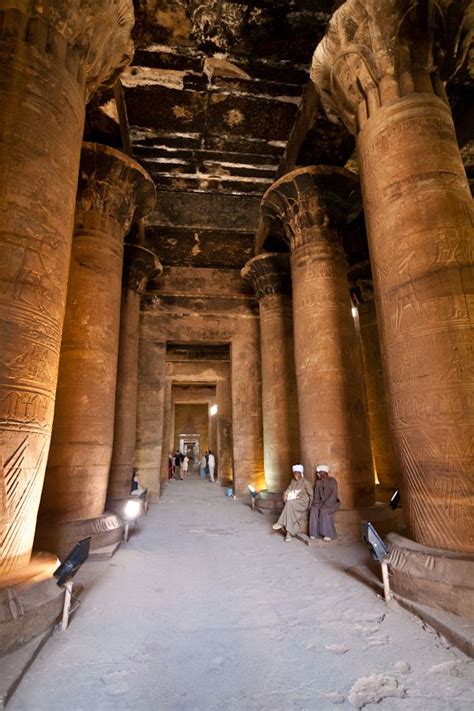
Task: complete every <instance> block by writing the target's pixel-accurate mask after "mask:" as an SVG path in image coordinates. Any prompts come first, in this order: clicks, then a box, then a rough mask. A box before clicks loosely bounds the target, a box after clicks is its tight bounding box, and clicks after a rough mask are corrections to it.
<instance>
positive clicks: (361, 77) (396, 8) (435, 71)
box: [311, 0, 474, 134]
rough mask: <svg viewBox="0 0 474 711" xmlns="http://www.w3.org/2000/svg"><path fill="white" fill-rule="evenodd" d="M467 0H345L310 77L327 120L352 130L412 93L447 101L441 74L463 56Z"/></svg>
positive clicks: (469, 24)
mask: <svg viewBox="0 0 474 711" xmlns="http://www.w3.org/2000/svg"><path fill="white" fill-rule="evenodd" d="M469 6H470V3H469V2H468V0H441V2H435V0H425V1H424V2H420V1H419V0H418V1H415V2H413V0H346V2H345V3H344V4H343V5H341V7H340V8H339V9H338V10H337V11H336V12H335V13H334V15H333V16H332V18H331V21H330V23H329V27H328V31H327V33H326V35H325V37H324V38H323V39H322V41H321V42H320V43H319V45H318V46H317V48H316V50H315V52H314V56H313V61H312V66H311V79H312V81H313V83H314V84H315V86H316V88H317V90H318V92H319V94H320V96H321V100H322V104H323V106H324V108H325V110H326V113H327V114H328V116H329V118H331V119H333V120H335V121H337V120H338V119H342V121H343V122H344V124H345V125H346V126H347V128H348V129H349V131H350V132H351V133H353V134H357V133H358V132H359V130H360V129H361V128H362V126H363V125H364V123H365V121H366V120H367V118H368V117H370V116H371V115H372V114H373V113H375V112H376V111H377V109H378V108H379V107H380V106H383V105H385V104H387V103H389V102H391V101H393V100H394V99H397V98H399V97H402V96H406V95H409V94H413V93H419V92H422V93H426V92H428V93H430V94H435V95H437V96H438V97H439V98H440V99H442V100H443V101H446V103H447V98H446V94H445V91H444V86H443V83H442V81H441V78H440V77H442V78H448V77H449V76H451V75H452V74H453V73H454V72H455V71H456V70H457V69H458V68H459V66H460V65H461V64H463V63H464V61H465V60H466V58H467V56H468V53H469V49H470V45H471V43H472V36H473V34H472V33H473V26H474V13H473V12H472V7H471V8H470V9H469Z"/></svg>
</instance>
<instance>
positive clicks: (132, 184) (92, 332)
mask: <svg viewBox="0 0 474 711" xmlns="http://www.w3.org/2000/svg"><path fill="white" fill-rule="evenodd" d="M154 201H155V189H154V184H153V182H152V180H151V178H150V177H149V176H148V174H147V173H146V172H145V171H144V170H143V169H142V168H141V167H140V166H139V165H138V164H137V163H135V161H133V160H132V159H131V158H129V157H128V156H126V155H125V154H124V153H120V152H119V151H116V150H114V149H112V148H108V147H107V146H102V145H98V144H94V143H85V144H83V149H82V155H81V166H80V177H79V187H78V195H77V203H76V217H75V227H74V238H73V247H72V257H71V267H70V271H69V284H68V296H67V304H66V316H65V321H64V331H63V338H62V343H61V358H60V364H59V376H58V389H57V398H56V409H55V414H54V425H53V434H52V439H51V449H50V453H49V459H48V466H47V472H46V477H45V484H44V489H43V495H42V499H41V506H40V515H39V519H38V531H37V544H38V546H45V545H47V546H48V547H49V550H53V551H54V552H57V553H58V554H61V555H62V554H64V553H65V552H67V549H68V548H69V547H70V546H71V544H73V543H75V542H76V541H77V537H78V534H79V533H80V535H83V534H86V532H89V533H90V534H97V539H96V538H94V542H93V543H94V545H95V544H96V543H98V542H99V540H100V535H99V534H100V533H101V532H102V531H103V530H109V529H110V528H112V527H113V526H112V525H111V523H110V521H108V520H104V521H102V520H101V517H102V514H103V512H104V504H105V497H106V492H107V482H108V476H109V469H110V461H111V455H112V441H113V431H114V410H115V385H116V375H117V353H118V339H119V325H120V294H121V279H122V267H123V237H124V234H125V233H126V232H127V230H128V228H129V226H130V223H131V220H132V218H133V216H134V214H135V215H136V216H137V217H140V216H142V215H144V214H147V213H148V212H149V211H150V210H151V209H152V208H153V205H154ZM105 518H106V517H105ZM101 543H102V541H101Z"/></svg>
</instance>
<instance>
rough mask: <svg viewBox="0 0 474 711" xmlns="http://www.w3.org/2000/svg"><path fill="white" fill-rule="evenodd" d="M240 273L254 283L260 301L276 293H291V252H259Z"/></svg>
mask: <svg viewBox="0 0 474 711" xmlns="http://www.w3.org/2000/svg"><path fill="white" fill-rule="evenodd" d="M240 273H241V275H242V277H243V278H244V279H246V280H247V281H249V282H250V283H251V284H252V286H253V288H254V291H255V294H256V296H257V299H258V300H259V301H260V300H261V299H264V298H265V297H266V296H273V295H275V294H277V295H280V294H291V274H290V255H289V254H279V253H275V252H268V253H266V254H259V255H257V256H256V257H253V259H250V260H249V261H248V262H247V264H246V265H245V266H244V268H243V269H242V271H241V272H240Z"/></svg>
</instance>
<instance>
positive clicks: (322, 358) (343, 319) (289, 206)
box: [262, 166, 374, 508]
mask: <svg viewBox="0 0 474 711" xmlns="http://www.w3.org/2000/svg"><path fill="white" fill-rule="evenodd" d="M357 192H358V181H357V179H356V178H355V177H354V176H353V175H352V174H351V173H349V172H348V171H345V170H343V169H341V168H328V167H321V166H318V167H310V168H302V169H299V170H295V171H293V172H292V173H289V174H288V175H286V176H284V177H283V178H280V180H278V181H277V182H276V183H274V185H273V186H272V188H270V190H269V191H267V193H266V194H265V196H264V198H263V201H262V215H263V217H264V219H265V220H266V221H267V222H268V223H270V224H271V223H272V222H273V221H279V222H281V223H283V225H284V229H285V234H286V237H287V239H288V242H289V244H290V251H291V277H292V284H293V319H294V322H293V323H294V338H295V363H296V380H297V386H298V405H299V416H300V438H301V455H302V459H303V463H304V465H305V467H306V471H307V473H308V476H311V475H312V474H313V472H314V469H315V467H316V465H317V464H318V463H323V462H324V463H327V464H329V465H330V466H331V474H332V475H333V476H335V477H336V478H337V480H338V484H339V492H340V499H341V501H342V506H343V507H344V508H354V507H360V506H370V505H371V504H372V503H373V501H374V477H373V471H372V457H371V452H370V441H369V433H368V424H367V414H366V404H365V394H364V385H363V378H362V363H361V362H360V359H359V358H358V353H359V349H358V344H357V337H356V333H355V328H354V322H353V318H352V314H351V301H350V294H349V284H348V278H347V267H346V264H345V260H344V254H343V249H342V244H341V239H340V237H339V230H340V229H341V227H342V224H343V223H344V222H345V221H346V220H347V219H348V216H349V215H350V214H351V213H352V212H353V210H354V207H353V203H354V201H355V202H356V203H357Z"/></svg>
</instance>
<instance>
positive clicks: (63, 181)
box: [0, 0, 133, 573]
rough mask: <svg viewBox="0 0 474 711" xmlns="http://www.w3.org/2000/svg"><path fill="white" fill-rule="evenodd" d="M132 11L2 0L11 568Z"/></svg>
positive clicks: (0, 436)
mask: <svg viewBox="0 0 474 711" xmlns="http://www.w3.org/2000/svg"><path fill="white" fill-rule="evenodd" d="M93 5H94V7H93ZM98 6H100V9H101V12H100V13H97V9H98ZM132 16H133V11H132V6H131V2H124V1H123V0H121V1H120V2H118V3H115V2H111V1H110V0H102V1H101V2H99V3H91V2H88V3H82V2H81V3H79V2H76V1H74V2H36V1H33V0H31V2H27V1H26V0H15V1H14V2H13V1H9V0H7V2H4V3H2V7H1V10H0V28H1V29H0V63H1V65H2V69H1V71H0V102H1V106H2V118H1V121H0V164H1V165H2V170H1V185H0V252H1V256H0V281H1V283H2V286H1V288H0V322H1V324H2V325H1V330H2V333H3V334H4V342H3V343H2V357H1V359H0V391H1V394H0V456H1V462H2V466H3V476H4V480H5V483H4V485H3V486H4V487H5V488H4V490H3V495H2V501H3V504H2V506H1V507H0V508H1V514H0V516H1V529H2V533H1V536H0V538H1V541H2V543H1V550H0V557H1V561H2V562H1V563H0V569H1V571H2V572H5V573H6V572H8V571H10V570H12V569H15V568H17V567H21V566H22V565H24V564H26V563H28V560H29V557H30V553H31V546H32V542H33V536H34V530H35V523H36V514H37V510H38V505H39V499H40V495H41V488H42V483H43V477H44V471H45V467H46V459H47V454H48V447H49V441H50V435H51V426H52V422H53V411H54V393H55V388H56V379H57V373H58V363H59V350H60V344H61V332H62V325H63V319H64V309H65V303H66V289H67V276H68V265H69V258H70V251H71V237H72V228H73V220H74V204H75V197H76V186H77V174H78V168H79V156H80V149H81V140H82V132H83V125H84V106H85V97H86V94H87V93H88V92H90V91H92V90H93V89H94V87H96V86H97V85H98V83H100V82H102V81H105V80H107V79H108V78H110V76H111V75H112V74H113V72H114V71H115V69H116V67H117V66H118V65H119V64H120V63H121V62H122V59H123V58H124V56H125V55H126V54H127V53H128V49H129V47H130V28H131V21H132ZM119 22H120V27H119V26H118V25H119ZM112 34H113V39H110V41H106V40H107V38H110V37H111V35H112Z"/></svg>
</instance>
